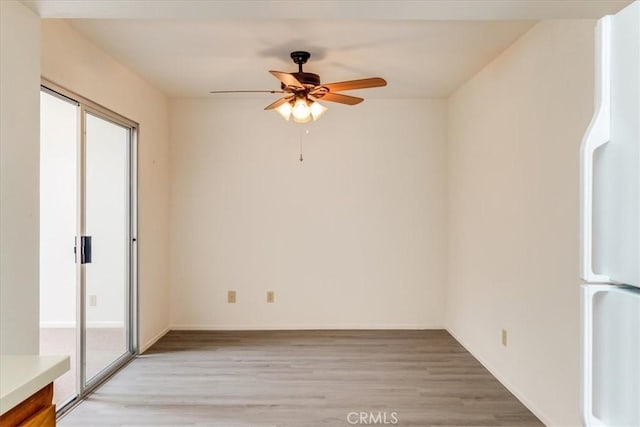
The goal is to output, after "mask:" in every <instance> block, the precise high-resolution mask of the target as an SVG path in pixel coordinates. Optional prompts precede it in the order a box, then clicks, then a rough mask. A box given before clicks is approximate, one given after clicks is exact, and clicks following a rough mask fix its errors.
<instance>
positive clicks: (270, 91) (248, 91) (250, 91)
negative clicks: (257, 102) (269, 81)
mask: <svg viewBox="0 0 640 427" xmlns="http://www.w3.org/2000/svg"><path fill="white" fill-rule="evenodd" d="M209 93H284V91H283V90H210V91H209Z"/></svg>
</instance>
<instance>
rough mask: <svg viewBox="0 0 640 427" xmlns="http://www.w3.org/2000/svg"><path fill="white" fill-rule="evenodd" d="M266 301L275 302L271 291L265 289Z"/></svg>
mask: <svg viewBox="0 0 640 427" xmlns="http://www.w3.org/2000/svg"><path fill="white" fill-rule="evenodd" d="M267 302H275V295H274V293H273V291H267Z"/></svg>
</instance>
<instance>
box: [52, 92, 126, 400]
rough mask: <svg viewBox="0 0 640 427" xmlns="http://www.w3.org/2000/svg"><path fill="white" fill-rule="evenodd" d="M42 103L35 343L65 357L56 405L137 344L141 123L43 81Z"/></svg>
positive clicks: (78, 393)
mask: <svg viewBox="0 0 640 427" xmlns="http://www.w3.org/2000/svg"><path fill="white" fill-rule="evenodd" d="M41 103H42V104H41V107H42V108H41V122H42V123H41V129H42V132H41V181H42V182H41V196H40V198H41V212H40V216H41V228H42V231H43V232H42V233H41V245H40V246H41V253H40V259H41V262H40V264H41V275H40V276H41V286H40V287H41V291H40V292H41V340H40V346H41V353H42V354H69V355H70V356H71V360H72V369H71V371H70V373H69V374H67V375H65V376H63V377H62V378H61V379H60V380H58V381H56V383H54V394H55V396H54V400H55V403H56V404H57V405H58V409H61V407H64V406H65V405H66V404H67V403H72V402H74V401H77V400H79V399H81V398H82V397H84V396H85V395H86V394H87V393H89V392H90V391H91V390H92V389H93V388H94V387H96V386H97V385H99V384H100V383H101V382H102V381H103V380H104V379H105V378H106V377H108V376H109V375H111V374H112V373H113V372H114V371H115V370H117V369H118V368H120V367H121V366H123V365H124V364H125V363H126V362H127V361H128V360H130V359H131V358H132V357H133V356H134V355H135V354H136V351H137V333H136V323H135V321H136V312H137V310H136V292H135V289H136V286H135V285H136V280H135V278H136V274H135V272H136V268H135V266H136V264H135V263H136V257H135V255H136V251H135V246H136V238H135V235H136V229H135V226H136V222H135V207H136V199H135V195H136V192H135V152H136V131H137V126H136V124H135V123H134V122H131V121H130V120H128V119H126V118H124V117H122V116H120V115H118V114H116V113H114V112H112V111H110V110H107V109H105V108H103V107H100V106H99V105H96V104H94V103H92V102H91V101H88V100H86V99H84V98H82V97H80V96H77V95H75V94H73V93H70V92H68V91H66V90H65V89H63V88H59V87H57V86H55V85H53V84H51V83H49V82H46V84H44V85H43V89H42V96H41ZM65 254H66V255H65Z"/></svg>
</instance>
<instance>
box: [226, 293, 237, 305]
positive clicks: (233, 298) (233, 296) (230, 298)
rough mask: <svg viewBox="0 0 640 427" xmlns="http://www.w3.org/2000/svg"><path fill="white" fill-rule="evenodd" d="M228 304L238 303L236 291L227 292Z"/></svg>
mask: <svg viewBox="0 0 640 427" xmlns="http://www.w3.org/2000/svg"><path fill="white" fill-rule="evenodd" d="M227 302H228V303H230V304H235V302H236V291H228V292H227Z"/></svg>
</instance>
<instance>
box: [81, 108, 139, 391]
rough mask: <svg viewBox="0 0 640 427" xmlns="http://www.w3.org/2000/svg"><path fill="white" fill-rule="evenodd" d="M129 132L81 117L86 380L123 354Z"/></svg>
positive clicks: (127, 240)
mask: <svg viewBox="0 0 640 427" xmlns="http://www.w3.org/2000/svg"><path fill="white" fill-rule="evenodd" d="M129 132H130V131H129V129H127V128H124V127H121V126H118V125H116V124H114V123H112V122H110V121H107V120H104V119H102V118H99V117H96V116H93V115H91V114H87V115H86V143H85V235H87V236H91V262H90V263H87V264H85V312H86V329H85V331H86V335H85V336H86V340H85V346H86V349H85V350H86V361H85V378H86V380H87V381H90V380H91V379H92V378H93V377H94V376H96V375H97V374H98V373H99V372H100V371H102V370H104V369H105V368H106V367H107V366H109V365H110V364H111V363H112V362H114V361H115V360H116V359H118V358H119V357H120V356H122V355H123V354H125V353H127V351H128V348H127V331H126V324H127V299H128V298H127V295H128V289H129V279H128V274H129V273H128V263H129V250H128V248H129V232H128V228H129V212H128V209H129V208H128V198H129V188H128V147H129Z"/></svg>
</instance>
